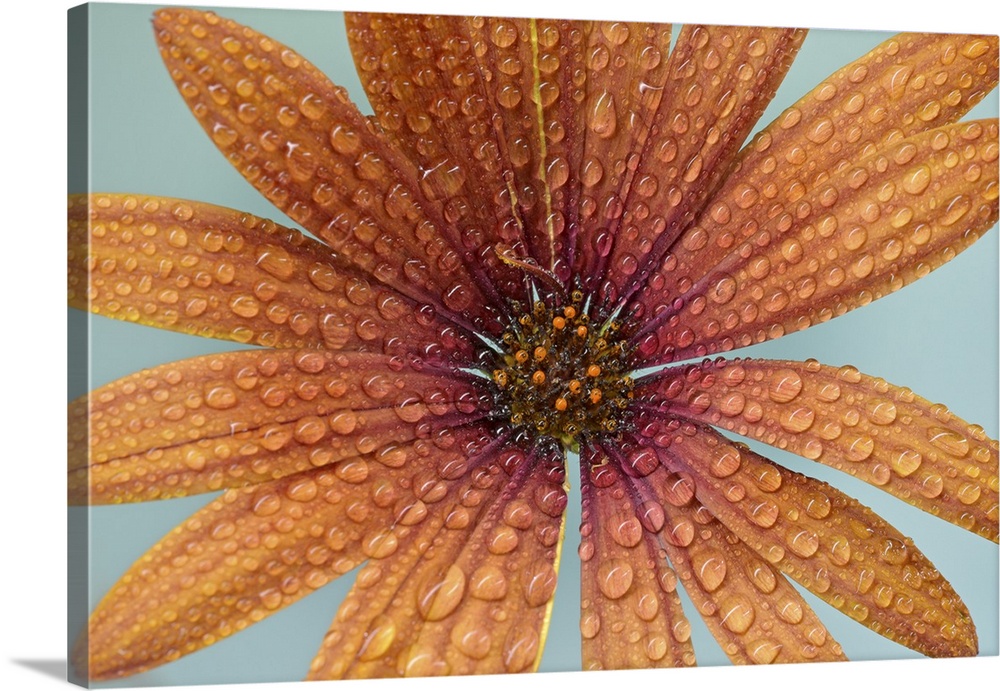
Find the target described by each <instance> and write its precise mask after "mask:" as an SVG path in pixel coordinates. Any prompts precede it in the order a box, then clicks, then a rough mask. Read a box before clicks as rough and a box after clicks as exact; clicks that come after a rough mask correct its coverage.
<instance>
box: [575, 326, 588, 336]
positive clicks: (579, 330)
mask: <svg viewBox="0 0 1000 691" xmlns="http://www.w3.org/2000/svg"><path fill="white" fill-rule="evenodd" d="M576 335H577V336H579V337H580V338H583V337H584V336H586V335H587V327H586V326H584V325H583V324H580V326H578V327H576Z"/></svg>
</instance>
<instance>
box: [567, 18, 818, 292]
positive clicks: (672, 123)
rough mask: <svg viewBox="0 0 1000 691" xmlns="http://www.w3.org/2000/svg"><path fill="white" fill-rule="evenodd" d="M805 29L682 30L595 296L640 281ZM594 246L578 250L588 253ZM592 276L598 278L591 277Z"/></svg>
mask: <svg viewBox="0 0 1000 691" xmlns="http://www.w3.org/2000/svg"><path fill="white" fill-rule="evenodd" d="M803 38H805V32H804V31H801V30H790V29H764V28H755V27H754V28H751V27H716V26H711V27H706V26H686V27H684V29H682V31H681V34H680V36H679V37H678V39H677V46H676V47H675V49H674V52H673V53H672V54H671V56H670V65H669V68H668V69H669V73H670V79H669V81H668V82H667V83H666V85H665V86H664V93H663V97H662V101H661V103H660V106H659V110H658V111H657V115H656V119H655V120H654V122H653V127H654V128H655V135H654V136H652V137H650V138H649V139H648V140H647V141H646V143H645V146H644V148H643V150H642V152H641V154H640V155H639V156H638V157H637V160H636V165H637V166H638V168H637V170H636V172H635V176H634V178H633V181H632V184H631V185H630V187H629V188H628V190H627V193H624V192H623V195H622V196H623V198H622V199H621V200H619V204H618V208H617V209H616V213H618V214H621V216H620V218H618V217H616V218H615V219H614V220H613V221H611V223H610V228H611V232H612V235H614V246H613V248H612V250H611V254H610V255H609V256H608V259H607V262H606V264H604V265H603V267H602V268H603V269H604V273H603V276H602V278H603V279H604V282H603V283H602V284H601V286H600V291H601V294H602V297H603V298H604V300H605V301H606V302H609V303H610V304H611V305H614V304H616V303H617V301H619V300H623V299H625V298H627V297H628V296H629V295H631V293H632V292H633V291H634V290H636V289H637V288H639V287H641V286H642V285H643V284H644V282H645V277H646V276H647V275H648V274H649V272H650V271H651V270H653V269H654V268H656V266H657V265H658V264H659V260H660V258H661V257H662V256H663V253H664V252H666V251H667V250H668V249H669V247H670V245H671V244H672V243H673V242H674V241H675V240H676V239H677V237H678V235H680V233H681V232H682V231H683V230H685V229H686V228H688V227H689V226H690V225H691V224H692V223H693V222H694V220H695V218H696V216H697V214H698V212H699V211H700V210H701V207H702V204H703V203H704V201H705V199H706V198H707V197H708V196H709V194H710V193H711V192H712V191H713V190H714V189H715V188H716V187H717V186H718V185H719V184H720V183H721V182H722V180H723V178H724V176H725V175H727V174H728V172H729V168H730V163H731V162H732V161H733V159H734V158H735V157H736V154H737V152H738V151H739V148H740V146H741V145H742V144H743V141H744V140H745V139H746V137H747V135H748V134H749V133H750V129H751V128H752V127H753V126H754V124H756V122H757V119H758V118H759V117H760V116H761V114H762V113H763V112H764V109H765V108H767V104H768V103H770V101H771V98H772V97H773V96H774V92H775V90H776V89H777V88H778V85H779V84H780V83H781V80H782V79H783V78H784V76H785V73H786V72H787V70H788V67H789V66H790V65H791V62H792V59H793V58H794V57H795V54H796V53H797V52H798V48H799V46H800V45H801V43H802V40H803ZM591 249H592V248H585V250H591ZM599 275H600V274H599Z"/></svg>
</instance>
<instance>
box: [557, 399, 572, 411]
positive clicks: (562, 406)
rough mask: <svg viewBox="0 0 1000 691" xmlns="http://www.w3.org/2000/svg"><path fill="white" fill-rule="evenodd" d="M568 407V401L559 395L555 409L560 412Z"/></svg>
mask: <svg viewBox="0 0 1000 691" xmlns="http://www.w3.org/2000/svg"><path fill="white" fill-rule="evenodd" d="M568 407H569V403H568V402H567V401H566V399H565V398H562V397H560V398H557V399H556V410H558V411H559V412H560V413H561V412H562V411H564V410H566V408H568Z"/></svg>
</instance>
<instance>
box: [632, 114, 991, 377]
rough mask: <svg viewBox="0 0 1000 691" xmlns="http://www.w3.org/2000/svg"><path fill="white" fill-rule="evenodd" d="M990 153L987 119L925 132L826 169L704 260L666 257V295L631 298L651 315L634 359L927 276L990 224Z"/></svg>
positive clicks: (712, 341) (728, 338)
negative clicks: (712, 261) (708, 262)
mask: <svg viewBox="0 0 1000 691" xmlns="http://www.w3.org/2000/svg"><path fill="white" fill-rule="evenodd" d="M997 153H998V148H997V121H996V120H983V121H975V122H969V123H959V124H956V125H949V126H947V127H944V128H941V129H938V130H931V131H928V132H924V133H921V134H919V135H916V136H914V137H912V138H910V139H905V140H902V141H900V142H897V143H894V144H891V145H889V146H888V147H887V148H886V149H883V150H882V151H880V152H878V153H875V154H873V155H871V156H869V157H868V158H866V159H864V160H863V161H858V162H857V163H856V164H855V165H854V166H851V167H848V168H844V169H843V170H841V171H839V172H837V173H835V174H832V175H831V176H830V177H829V178H828V179H827V180H826V181H825V182H824V183H823V184H820V185H817V186H816V188H815V189H813V190H811V191H810V192H809V193H807V194H805V195H804V196H803V197H802V198H801V199H799V200H798V201H797V202H796V205H795V206H794V207H792V206H789V207H787V208H779V207H778V206H774V207H772V210H773V211H774V214H773V215H772V216H771V217H770V218H769V219H768V220H766V221H762V222H760V223H759V224H758V223H757V222H754V223H753V224H750V225H748V226H747V235H746V236H745V237H743V238H741V241H740V242H736V243H735V244H733V245H732V247H731V248H730V251H729V254H728V255H727V256H726V257H725V258H723V259H722V260H720V261H719V263H718V264H716V265H715V266H704V265H699V267H698V268H697V269H695V270H694V271H691V272H688V270H687V268H684V267H682V265H681V264H679V263H677V262H675V261H673V260H669V261H668V262H667V263H665V265H664V266H665V267H666V266H667V265H669V266H671V267H673V269H674V270H676V271H677V273H675V274H673V275H672V276H671V278H670V280H672V281H675V282H677V283H674V287H673V288H671V291H673V293H674V295H673V297H672V298H671V297H670V295H669V292H670V291H666V292H665V291H659V292H657V291H650V292H649V293H648V294H647V295H644V296H643V297H642V298H641V300H640V303H639V304H640V307H639V308H638V310H637V314H638V315H642V314H648V315H650V316H652V318H650V319H647V320H646V322H645V323H644V324H643V326H642V327H641V329H639V331H638V332H637V334H636V335H635V336H634V337H633V340H634V341H635V342H637V343H638V344H639V345H638V348H639V352H638V354H637V358H638V359H640V360H642V361H644V363H646V364H652V363H657V362H666V361H669V360H676V359H685V358H689V357H694V356H701V355H706V354H709V353H714V352H718V351H725V350H731V349H733V348H737V347H741V346H747V345H751V344H753V343H758V342H761V341H764V340H768V339H772V338H777V337H779V336H782V335H783V334H786V333H791V332H794V331H800V330H802V329H805V328H807V327H809V326H812V325H814V324H818V323H822V322H824V321H828V320H830V319H832V318H833V317H836V316H839V315H841V314H844V313H845V312H847V311H849V310H852V309H855V308H857V307H860V306H863V305H867V304H868V303H870V302H871V301H872V300H875V299H878V298H880V297H884V296H885V295H888V294H890V293H892V292H895V291H897V290H899V289H900V288H902V287H903V286H905V285H908V284H909V283H912V282H913V281H915V280H917V279H918V278H921V277H923V276H925V275H927V274H928V273H929V272H930V271H932V270H933V269H936V268H938V267H940V266H941V265H942V264H944V263H945V262H947V261H949V260H951V259H952V258H954V257H955V256H956V255H957V254H958V253H959V252H962V251H963V250H965V249H967V248H968V247H969V246H971V245H972V244H973V243H974V242H975V241H976V240H977V239H979V237H980V235H981V234H982V233H984V232H985V231H986V230H988V229H989V228H990V227H991V226H993V225H994V224H995V223H996V220H997ZM702 259H704V257H702ZM664 285H665V284H664ZM668 298H669V300H668V302H666V303H664V302H663V301H664V300H667V299H668ZM653 315H655V316H653Z"/></svg>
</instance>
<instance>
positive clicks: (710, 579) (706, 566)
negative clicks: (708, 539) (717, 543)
mask: <svg viewBox="0 0 1000 691" xmlns="http://www.w3.org/2000/svg"><path fill="white" fill-rule="evenodd" d="M691 567H692V570H693V571H694V575H695V578H697V579H698V582H699V583H701V587H702V588H704V589H705V590H707V591H708V592H712V591H714V590H716V589H717V588H718V587H719V586H720V585H722V581H723V580H725V578H726V559H725V557H723V556H722V554H720V553H719V552H716V551H715V550H708V551H706V552H705V553H703V554H698V555H695V556H693V557H692V559H691Z"/></svg>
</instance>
